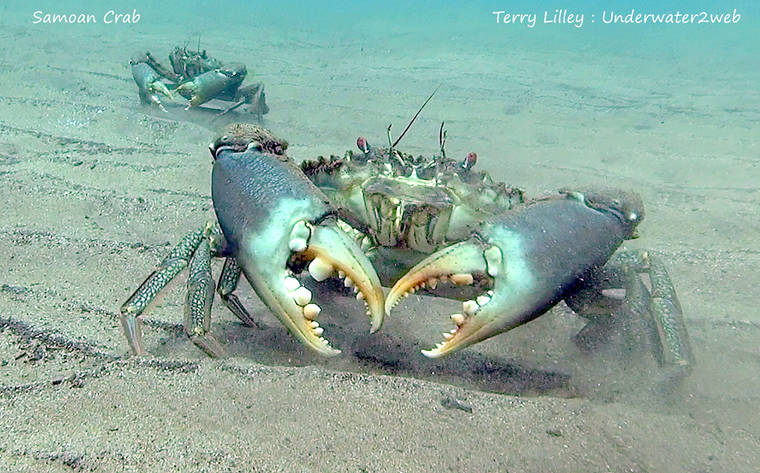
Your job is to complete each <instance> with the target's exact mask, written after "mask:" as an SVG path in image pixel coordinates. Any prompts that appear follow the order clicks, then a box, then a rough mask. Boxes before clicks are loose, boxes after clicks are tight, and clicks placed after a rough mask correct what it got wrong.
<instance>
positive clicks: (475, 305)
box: [385, 239, 509, 358]
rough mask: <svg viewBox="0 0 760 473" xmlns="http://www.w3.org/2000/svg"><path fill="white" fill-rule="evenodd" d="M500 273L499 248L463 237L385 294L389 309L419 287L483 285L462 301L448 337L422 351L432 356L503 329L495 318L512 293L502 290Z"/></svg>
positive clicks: (453, 350) (474, 341)
mask: <svg viewBox="0 0 760 473" xmlns="http://www.w3.org/2000/svg"><path fill="white" fill-rule="evenodd" d="M500 276H502V277H503V255H502V251H501V249H500V248H498V247H497V246H493V245H489V244H487V243H485V242H482V241H480V240H478V239H472V240H469V241H463V242H461V243H457V244H455V245H452V246H450V247H448V248H444V249H442V250H440V251H438V252H436V253H433V254H432V255H430V256H428V257H427V258H425V259H424V260H422V261H421V262H420V263H419V264H417V265H416V266H415V267H414V268H412V269H411V270H410V271H409V272H408V273H407V274H406V275H405V276H404V277H402V278H401V279H399V280H398V281H397V282H396V284H395V285H394V286H393V288H392V289H391V291H390V293H388V297H387V298H386V301H385V307H386V312H390V310H391V309H392V308H393V307H394V306H395V305H396V304H398V303H399V301H400V300H401V299H402V298H403V297H405V296H406V295H408V294H409V293H413V292H415V291H416V290H417V288H420V287H431V288H435V286H437V284H439V283H446V282H450V283H452V284H455V285H457V286H462V285H476V286H482V287H483V288H484V291H483V293H482V294H481V295H479V296H478V297H476V298H475V299H473V300H467V301H465V302H463V303H462V311H461V313H456V314H453V315H452V316H451V320H452V322H454V325H455V328H454V329H452V330H451V332H447V333H444V337H445V341H444V342H442V343H438V344H437V345H436V347H435V348H433V349H431V350H423V352H422V353H423V354H424V355H426V356H429V357H431V358H437V357H440V356H443V355H447V354H449V353H452V352H455V351H458V350H461V349H462V348H465V347H467V346H469V345H472V344H474V343H477V342H479V341H481V340H484V339H486V338H488V337H491V336H493V335H495V334H496V333H499V332H500V331H503V330H501V327H497V326H496V325H495V322H498V321H499V318H500V316H502V315H503V311H504V309H505V308H506V306H507V303H508V299H509V297H506V293H505V291H502V290H500V289H501V287H500V286H502V284H500V282H499V279H500Z"/></svg>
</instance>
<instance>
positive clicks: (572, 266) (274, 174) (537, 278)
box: [121, 124, 691, 369]
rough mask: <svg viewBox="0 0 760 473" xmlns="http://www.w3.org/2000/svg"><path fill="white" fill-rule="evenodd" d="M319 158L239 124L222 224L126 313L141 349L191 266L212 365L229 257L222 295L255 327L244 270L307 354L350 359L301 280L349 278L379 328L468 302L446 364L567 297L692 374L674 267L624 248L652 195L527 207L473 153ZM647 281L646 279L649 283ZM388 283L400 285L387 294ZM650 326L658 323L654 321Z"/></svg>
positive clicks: (218, 165) (197, 237)
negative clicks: (218, 268)
mask: <svg viewBox="0 0 760 473" xmlns="http://www.w3.org/2000/svg"><path fill="white" fill-rule="evenodd" d="M357 146H358V147H359V152H358V153H357V152H347V153H346V154H345V155H344V156H342V157H337V156H331V157H330V158H323V157H320V158H319V159H317V160H314V161H305V162H303V163H302V164H301V166H300V167H299V166H297V165H296V164H295V163H294V162H293V161H292V160H290V159H289V158H288V157H287V156H286V155H285V149H286V147H287V144H286V143H285V142H283V141H280V140H278V139H277V138H275V137H274V136H273V135H272V134H271V133H269V132H268V131H266V130H264V129H262V128H259V127H256V126H254V125H242V124H236V125H231V126H229V127H227V129H226V130H225V131H224V132H223V134H222V136H221V137H220V138H218V139H217V140H216V141H215V142H214V143H212V145H211V146H210V150H211V154H212V155H213V157H214V167H213V176H212V198H213V203H214V208H215V210H216V216H217V222H213V223H210V224H208V225H207V226H206V227H204V228H203V229H201V230H198V231H196V232H194V233H192V234H190V235H188V236H187V237H185V238H184V239H183V240H182V242H181V243H180V244H179V245H178V246H177V247H176V248H175V249H174V250H173V251H172V253H171V254H170V255H169V256H168V257H167V258H166V259H164V261H163V262H162V263H161V264H160V266H159V267H158V269H157V270H156V271H155V272H154V273H153V274H151V275H150V276H149V277H148V279H147V280H146V281H145V282H144V283H143V284H142V285H141V286H140V287H139V288H138V289H137V291H136V292H135V293H134V294H133V295H132V296H131V297H130V298H129V299H128V300H127V302H126V303H125V304H124V305H123V306H122V309H121V313H122V322H123V326H124V329H125V331H126V334H127V339H128V341H129V345H130V347H131V349H132V351H133V352H134V353H142V351H143V349H142V345H141V342H140V329H139V324H138V319H137V317H138V316H139V315H140V314H141V313H142V312H143V310H144V309H145V308H146V306H147V305H148V303H149V302H150V301H151V300H152V298H153V297H154V296H155V295H156V294H157V293H158V292H159V291H160V290H161V289H162V288H163V287H164V286H165V285H166V284H167V283H168V282H169V281H170V280H171V279H172V278H174V276H176V275H177V274H178V273H179V272H180V271H181V270H182V269H183V268H184V267H185V266H187V265H188V264H189V266H190V276H189V278H188V295H187V305H186V313H185V331H186V333H187V334H188V335H189V336H190V337H191V339H192V340H193V341H194V342H195V343H196V344H197V345H199V346H200V347H201V348H203V349H204V350H205V351H206V352H207V353H209V354H211V355H218V354H221V353H222V352H223V350H222V348H221V345H220V344H219V343H218V342H217V341H216V340H215V339H214V338H213V337H212V336H211V334H210V333H209V327H210V309H211V302H212V299H213V292H214V282H213V280H212V277H211V266H210V261H211V258H212V257H224V258H226V260H225V264H224V268H223V270H222V273H221V275H220V277H219V283H218V292H219V295H220V296H221V299H222V301H224V302H225V304H226V305H227V306H228V307H229V308H230V309H231V310H232V312H233V313H235V314H236V315H237V316H238V317H239V318H240V319H241V320H242V321H243V322H244V323H246V324H248V325H255V322H254V320H253V319H252V318H251V316H250V315H249V314H248V312H247V311H246V310H245V309H244V308H243V306H242V305H241V304H240V301H239V300H238V299H237V298H236V297H235V296H234V294H233V293H232V292H233V291H234V289H235V287H236V285H237V283H238V280H239V277H240V274H241V272H242V273H243V274H245V276H246V279H247V280H248V281H249V282H250V284H251V286H252V287H253V289H254V290H255V291H256V293H257V294H258V296H259V297H260V298H261V300H262V301H263V302H264V303H265V304H266V305H267V307H269V309H270V310H271V311H272V312H273V313H274V314H275V315H276V316H277V317H278V318H279V319H280V320H281V321H282V323H283V324H284V325H285V326H286V327H287V329H288V330H289V331H290V332H291V333H292V334H293V335H294V336H295V337H296V338H297V339H299V340H300V341H301V342H302V343H304V344H305V345H306V346H308V347H310V348H312V349H314V350H315V351H317V352H319V353H321V354H324V355H334V354H337V353H339V351H338V350H336V349H335V348H333V347H332V346H330V344H329V343H328V342H327V340H326V339H325V338H324V337H323V336H322V335H323V330H322V328H321V327H320V326H319V324H318V322H317V321H316V319H317V317H318V315H319V313H320V307H319V306H318V305H317V304H316V303H315V302H313V301H312V300H311V297H312V295H311V292H310V291H309V290H308V289H306V288H305V287H304V286H303V285H302V284H301V282H300V281H299V279H298V278H297V276H298V275H299V274H300V273H303V276H306V275H310V277H312V278H313V279H315V280H317V281H324V280H326V279H328V278H330V277H339V278H342V279H343V280H344V285H345V286H346V287H349V288H353V289H354V292H355V293H356V296H357V298H358V299H361V300H364V302H365V303H366V306H367V314H368V315H369V316H370V320H371V325H372V330H373V331H374V330H377V329H378V328H380V325H381V324H382V321H383V316H384V315H386V314H387V313H389V312H390V310H391V309H392V308H393V306H394V305H396V304H397V303H398V301H399V300H400V299H401V298H402V297H404V296H405V295H408V294H409V293H413V292H415V291H417V290H423V289H424V290H427V291H431V292H434V293H437V294H441V295H445V296H447V297H453V298H458V299H461V300H463V303H462V310H461V312H460V313H456V314H454V315H451V319H452V322H453V325H454V327H453V329H452V330H451V332H450V333H446V334H445V340H444V341H443V342H442V343H439V344H438V345H436V346H435V348H432V349H430V350H425V351H423V353H424V354H425V355H427V356H430V357H439V356H443V355H447V354H450V353H453V352H455V351H457V350H460V349H462V348H465V347H467V346H469V345H472V344H474V343H477V342H479V341H482V340H484V339H486V338H489V337H492V336H494V335H496V334H499V333H502V332H505V331H508V330H510V329H512V328H514V327H516V326H518V325H521V324H523V323H526V322H528V321H530V320H532V319H534V318H536V317H538V316H539V315H541V314H543V313H545V312H546V311H548V310H549V309H550V308H551V307H553V306H554V305H555V304H557V303H558V302H559V301H561V300H564V301H565V302H566V303H567V305H568V306H569V307H570V308H572V309H573V310H574V311H575V312H576V313H578V314H579V315H581V316H583V317H585V318H588V319H589V320H590V322H589V324H588V325H587V326H586V327H585V328H584V329H583V330H582V331H581V333H580V334H579V338H580V339H589V340H591V339H594V338H595V337H597V336H598V333H600V332H604V328H605V327H607V326H609V322H610V321H614V320H617V319H620V318H625V317H646V318H647V320H649V321H650V323H651V326H652V329H653V333H654V336H655V337H656V339H657V341H658V343H657V346H658V347H659V350H658V354H659V355H660V356H659V357H660V361H661V362H662V363H663V364H666V365H672V366H676V367H679V369H681V368H683V369H688V368H689V366H690V363H691V354H690V350H689V344H688V337H687V333H686V330H685V326H684V323H683V316H682V312H681V308H680V305H679V303H678V299H677V297H676V294H675V291H674V289H673V286H672V284H671V282H670V278H669V277H668V274H667V272H666V270H665V268H664V266H663V264H662V263H661V262H660V261H659V260H658V259H657V258H656V257H655V256H653V255H651V254H650V253H648V252H645V251H638V252H618V253H617V254H616V253H615V252H616V250H617V248H618V247H619V246H620V245H621V243H622V242H623V241H624V240H627V239H630V238H635V237H636V227H637V225H638V224H639V222H640V221H641V219H642V218H643V216H644V211H643V206H642V203H641V200H640V198H639V197H638V196H637V195H636V194H633V193H628V192H620V191H615V190H609V189H607V190H564V191H561V192H559V193H558V194H556V195H553V196H549V197H544V198H539V199H533V200H526V199H524V197H523V193H522V192H521V191H520V190H519V189H515V188H511V187H507V186H505V185H504V184H503V183H493V181H492V180H491V178H490V177H489V176H488V174H486V173H484V172H480V171H476V170H475V169H474V168H473V166H474V165H475V162H476V160H477V157H476V155H475V154H474V153H471V154H469V155H467V157H465V158H464V160H463V161H461V162H458V161H455V160H452V159H449V158H447V157H446V156H445V149H444V146H443V140H442V142H441V155H439V156H433V157H432V158H424V157H421V156H420V157H414V156H411V155H408V154H405V153H402V152H400V151H398V150H396V149H394V147H393V146H390V147H389V148H388V149H379V148H373V147H371V146H370V145H369V144H368V143H367V140H366V139H364V138H359V139H358V140H357ZM642 274H645V275H646V278H645V279H646V283H645V282H644V281H643V280H642V277H641V275H642ZM381 283H382V284H383V285H386V286H392V288H391V290H390V292H389V293H388V295H387V297H386V298H384V297H383V291H382V288H381ZM647 316H648V317H647Z"/></svg>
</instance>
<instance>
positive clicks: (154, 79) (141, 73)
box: [132, 62, 174, 106]
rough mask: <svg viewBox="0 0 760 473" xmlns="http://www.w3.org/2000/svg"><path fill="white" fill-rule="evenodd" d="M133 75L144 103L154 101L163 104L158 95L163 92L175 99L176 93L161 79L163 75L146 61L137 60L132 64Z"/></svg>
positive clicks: (156, 103) (164, 94)
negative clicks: (160, 75)
mask: <svg viewBox="0 0 760 473" xmlns="http://www.w3.org/2000/svg"><path fill="white" fill-rule="evenodd" d="M132 77H133V78H134V79H135V83H137V88H138V89H139V93H140V100H142V101H143V102H144V103H152V104H155V105H158V106H161V100H160V99H159V98H158V95H159V94H161V95H163V96H165V97H168V98H169V99H170V100H174V95H173V94H172V93H171V91H170V90H169V88H168V87H166V84H164V83H163V82H162V81H161V77H159V75H158V74H157V73H156V71H154V70H153V68H152V67H150V66H149V65H148V64H146V63H144V62H136V63H133V64H132Z"/></svg>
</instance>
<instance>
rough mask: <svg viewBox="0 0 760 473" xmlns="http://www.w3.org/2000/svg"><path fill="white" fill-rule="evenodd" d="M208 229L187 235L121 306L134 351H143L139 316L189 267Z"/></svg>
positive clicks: (130, 343) (138, 352)
mask: <svg viewBox="0 0 760 473" xmlns="http://www.w3.org/2000/svg"><path fill="white" fill-rule="evenodd" d="M206 232H207V228H202V229H200V230H197V231H195V232H193V233H190V234H189V235H187V236H185V237H184V238H183V239H182V241H180V242H179V244H177V246H176V247H175V248H174V249H173V250H172V252H171V253H169V256H167V257H166V258H164V260H163V261H161V263H160V264H159V265H158V267H157V268H156V270H155V271H153V272H152V273H151V274H150V276H148V278H147V279H145V281H143V283H142V284H141V285H140V287H138V288H137V290H136V291H135V292H134V293H133V294H132V295H131V296H129V299H127V301H126V302H125V303H124V304H123V305H122V306H121V311H120V312H121V325H122V327H123V328H124V333H125V334H126V336H127V341H128V343H129V348H130V350H131V351H132V353H133V354H135V355H141V354H143V348H142V337H141V330H140V326H139V325H138V321H137V317H139V315H140V314H142V312H143V311H144V310H145V308H146V307H148V304H150V302H151V301H152V300H153V298H154V297H156V294H158V293H159V292H161V290H162V289H163V288H164V287H166V285H167V284H169V283H170V282H171V280H172V279H174V278H175V277H176V276H177V274H179V273H180V272H181V271H182V270H183V269H185V267H186V266H187V263H188V262H189V261H190V258H191V257H192V255H193V253H195V250H196V249H197V248H198V245H200V243H201V241H203V239H204V238H205V237H206Z"/></svg>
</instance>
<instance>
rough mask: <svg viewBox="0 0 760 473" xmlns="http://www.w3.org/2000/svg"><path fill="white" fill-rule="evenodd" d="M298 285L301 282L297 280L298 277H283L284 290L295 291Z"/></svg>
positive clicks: (299, 285)
mask: <svg viewBox="0 0 760 473" xmlns="http://www.w3.org/2000/svg"><path fill="white" fill-rule="evenodd" d="M299 287H301V283H300V282H298V279H296V278H291V277H288V278H285V289H286V290H288V291H291V292H292V291H295V290H296V289H298V288H299Z"/></svg>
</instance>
